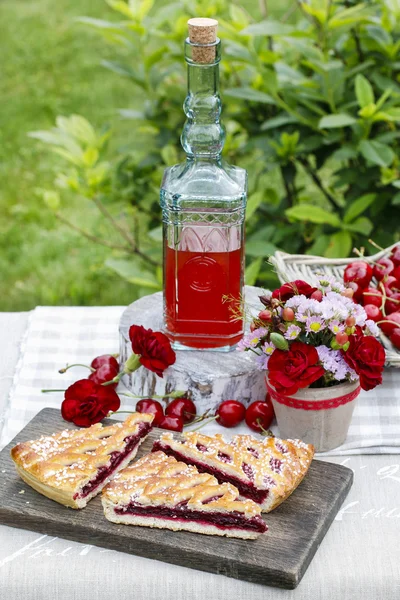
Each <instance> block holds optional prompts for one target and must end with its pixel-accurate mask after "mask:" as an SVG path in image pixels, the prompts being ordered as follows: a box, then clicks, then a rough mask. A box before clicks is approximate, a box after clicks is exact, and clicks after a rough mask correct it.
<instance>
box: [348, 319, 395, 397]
mask: <svg viewBox="0 0 400 600" xmlns="http://www.w3.org/2000/svg"><path fill="white" fill-rule="evenodd" d="M349 342H350V346H349V347H348V349H347V350H346V352H344V351H343V350H342V354H343V358H344V360H345V361H346V362H347V364H348V365H349V366H350V367H351V368H352V369H354V370H355V372H356V373H357V375H358V376H359V378H360V385H361V387H362V389H363V390H366V391H368V390H372V389H373V388H374V387H376V386H377V385H379V384H380V383H382V371H383V367H384V365H385V358H386V354H385V350H384V349H383V346H382V344H381V343H380V342H378V340H377V339H375V338H374V337H373V336H372V335H364V334H363V332H362V330H361V327H357V328H356V332H355V333H354V334H353V335H351V336H350V337H349Z"/></svg>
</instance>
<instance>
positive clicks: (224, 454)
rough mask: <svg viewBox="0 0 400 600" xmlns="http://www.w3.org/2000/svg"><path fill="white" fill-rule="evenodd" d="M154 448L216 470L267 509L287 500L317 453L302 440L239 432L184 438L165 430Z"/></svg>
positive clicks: (206, 468)
mask: <svg viewBox="0 0 400 600" xmlns="http://www.w3.org/2000/svg"><path fill="white" fill-rule="evenodd" d="M153 450H155V451H157V450H162V451H163V452H166V453H168V454H170V455H172V456H174V457H175V458H177V459H178V460H184V461H185V462H186V463H190V464H194V465H196V466H197V468H198V469H199V470H201V471H202V472H204V471H207V472H212V473H213V474H214V475H216V477H217V478H218V480H219V481H220V482H222V481H229V480H230V481H231V482H232V483H234V485H237V486H238V487H239V490H240V493H241V496H243V495H245V496H246V497H251V498H253V499H254V500H255V501H256V502H259V503H260V504H261V508H262V511H263V512H269V511H271V510H273V509H274V508H276V507H277V506H278V505H279V504H281V503H282V502H283V501H284V500H286V498H287V497H288V496H289V495H290V494H291V493H292V492H293V491H294V490H295V489H296V487H297V486H298V485H299V483H300V482H301V481H302V479H303V478H304V476H305V474H306V473H307V471H308V469H309V466H310V464H311V461H312V458H313V456H314V447H313V446H312V445H311V444H305V443H303V442H301V441H300V440H281V439H279V438H276V437H267V438H264V439H262V440H258V439H255V438H254V437H253V436H251V435H236V436H234V437H233V438H232V440H231V441H230V442H227V441H225V440H224V438H223V437H222V435H221V434H216V435H214V436H207V435H204V434H201V433H197V432H188V433H185V434H184V435H183V439H182V440H176V439H174V436H173V434H171V433H165V434H163V435H162V436H161V437H160V440H158V441H156V442H155V443H154V446H153ZM246 486H248V487H249V489H246ZM245 492H246V493H245ZM247 492H248V493H247ZM265 492H267V493H265ZM265 496H266V497H265Z"/></svg>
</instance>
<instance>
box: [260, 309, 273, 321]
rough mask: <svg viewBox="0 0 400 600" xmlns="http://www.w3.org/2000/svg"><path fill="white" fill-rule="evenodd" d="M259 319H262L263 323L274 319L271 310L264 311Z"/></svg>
mask: <svg viewBox="0 0 400 600" xmlns="http://www.w3.org/2000/svg"><path fill="white" fill-rule="evenodd" d="M258 318H259V319H261V321H270V320H271V318H272V313H271V311H270V310H262V311H261V312H259V313H258Z"/></svg>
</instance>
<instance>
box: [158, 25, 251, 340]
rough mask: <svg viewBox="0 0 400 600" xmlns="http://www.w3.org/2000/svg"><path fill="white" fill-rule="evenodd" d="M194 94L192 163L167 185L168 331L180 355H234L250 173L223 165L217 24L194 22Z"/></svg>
mask: <svg viewBox="0 0 400 600" xmlns="http://www.w3.org/2000/svg"><path fill="white" fill-rule="evenodd" d="M188 24H189V37H188V38H187V39H186V41H185V59H186V62H187V64H188V95H187V97H186V100H185V102H184V105H183V107H184V111H185V114H186V117H187V119H186V122H185V125H184V128H183V132H182V135H181V143H182V147H183V149H184V151H185V153H186V157H187V158H186V161H185V162H184V163H182V164H179V165H174V166H173V167H170V168H168V169H166V171H165V173H164V177H163V181H162V184H161V193H160V197H161V206H162V212H163V243H164V329H165V333H166V334H167V335H168V337H169V338H170V339H171V341H172V343H173V346H174V347H175V348H177V349H196V350H199V349H205V350H210V349H213V350H220V351H229V350H231V349H233V348H234V347H235V345H236V343H237V342H238V341H239V340H240V339H241V337H242V335H243V316H241V315H240V312H241V311H240V307H241V302H242V300H243V276H244V216H245V208H246V198H247V195H246V193H247V174H246V171H245V170H244V169H241V168H238V167H233V166H230V165H228V164H226V163H225V161H223V160H222V159H221V152H222V148H223V145H224V137H225V134H224V128H223V126H222V125H221V122H220V114H221V100H220V96H219V62H220V59H221V42H220V40H219V39H218V38H217V37H216V27H217V25H218V23H217V21H215V20H214V19H190V21H189V23H188Z"/></svg>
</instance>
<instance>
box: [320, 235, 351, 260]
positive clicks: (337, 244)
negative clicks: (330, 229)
mask: <svg viewBox="0 0 400 600" xmlns="http://www.w3.org/2000/svg"><path fill="white" fill-rule="evenodd" d="M351 246H352V239H351V235H350V233H349V232H348V231H337V232H336V233H334V234H333V235H332V236H331V239H330V242H329V245H328V248H327V249H326V250H325V255H324V256H326V258H343V257H345V256H348V255H349V254H350V251H351Z"/></svg>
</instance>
